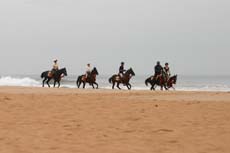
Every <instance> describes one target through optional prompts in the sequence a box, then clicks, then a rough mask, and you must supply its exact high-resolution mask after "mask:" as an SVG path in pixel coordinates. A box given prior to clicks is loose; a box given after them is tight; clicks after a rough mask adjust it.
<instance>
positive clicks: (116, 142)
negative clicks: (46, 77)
mask: <svg viewBox="0 0 230 153" xmlns="http://www.w3.org/2000/svg"><path fill="white" fill-rule="evenodd" d="M229 144H230V92H180V91H170V92H161V91H155V92H154V91H127V90H122V91H118V90H91V89H87V90H79V89H65V88H61V89H53V88H50V89H49V88H32V87H27V88H26V87H0V153H229V152H230V145H229Z"/></svg>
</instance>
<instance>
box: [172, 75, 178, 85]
mask: <svg viewBox="0 0 230 153" xmlns="http://www.w3.org/2000/svg"><path fill="white" fill-rule="evenodd" d="M170 80H172V81H173V84H176V82H177V75H174V76H172V77H171V78H170Z"/></svg>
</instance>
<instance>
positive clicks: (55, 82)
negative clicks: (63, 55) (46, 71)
mask: <svg viewBox="0 0 230 153" xmlns="http://www.w3.org/2000/svg"><path fill="white" fill-rule="evenodd" d="M55 86H56V80H54V88H55Z"/></svg>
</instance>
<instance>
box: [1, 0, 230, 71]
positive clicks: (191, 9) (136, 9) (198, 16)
mask: <svg viewBox="0 0 230 153" xmlns="http://www.w3.org/2000/svg"><path fill="white" fill-rule="evenodd" d="M229 8H230V1H229V0H1V1H0V53H1V56H0V76H1V75H10V74H40V73H41V72H42V71H44V70H48V69H51V67H52V61H53V59H55V58H57V59H58V60H59V65H60V67H66V68H67V71H68V73H69V74H79V73H83V72H84V71H85V65H86V64H87V63H91V64H92V65H93V66H96V67H97V68H98V70H99V73H100V74H113V73H117V71H118V67H119V64H120V62H121V61H124V62H125V64H126V65H125V66H126V67H133V69H134V71H135V72H136V74H146V75H147V74H151V73H153V67H154V65H155V63H156V62H157V61H158V60H159V61H161V62H162V64H164V63H165V62H169V63H170V67H171V69H172V73H177V74H185V75H189V74H197V75H199V74H200V75H210V74H211V75H215V74H218V75H230V68H229V67H230V61H229V59H230V9H229Z"/></svg>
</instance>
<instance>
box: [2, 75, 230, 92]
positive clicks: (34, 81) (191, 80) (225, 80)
mask: <svg viewBox="0 0 230 153" xmlns="http://www.w3.org/2000/svg"><path fill="white" fill-rule="evenodd" d="M110 77H111V76H109V75H99V76H97V83H98V84H99V88H101V89H111V87H112V85H111V84H110V83H109V81H108V79H109V78H110ZM148 77H149V76H147V75H137V76H134V77H133V78H132V79H131V81H130V83H131V85H132V89H134V90H149V89H150V86H146V85H145V79H146V78H148ZM76 80H77V75H68V76H66V77H64V78H63V79H62V81H61V87H62V88H77V86H76ZM52 83H53V82H52V81H51V82H50V84H51V85H52ZM0 86H25V87H41V86H42V79H41V78H40V75H12V76H1V77H0ZM46 87H47V86H46ZM81 87H82V86H81ZM120 87H121V88H122V89H127V88H126V87H125V86H123V85H120ZM86 88H92V87H90V86H89V84H87V85H86ZM175 88H176V90H178V91H230V76H188V75H187V76H186V75H178V78H177V84H176V85H175ZM159 89H160V87H158V88H157V90H159ZM171 90H172V89H171Z"/></svg>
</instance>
